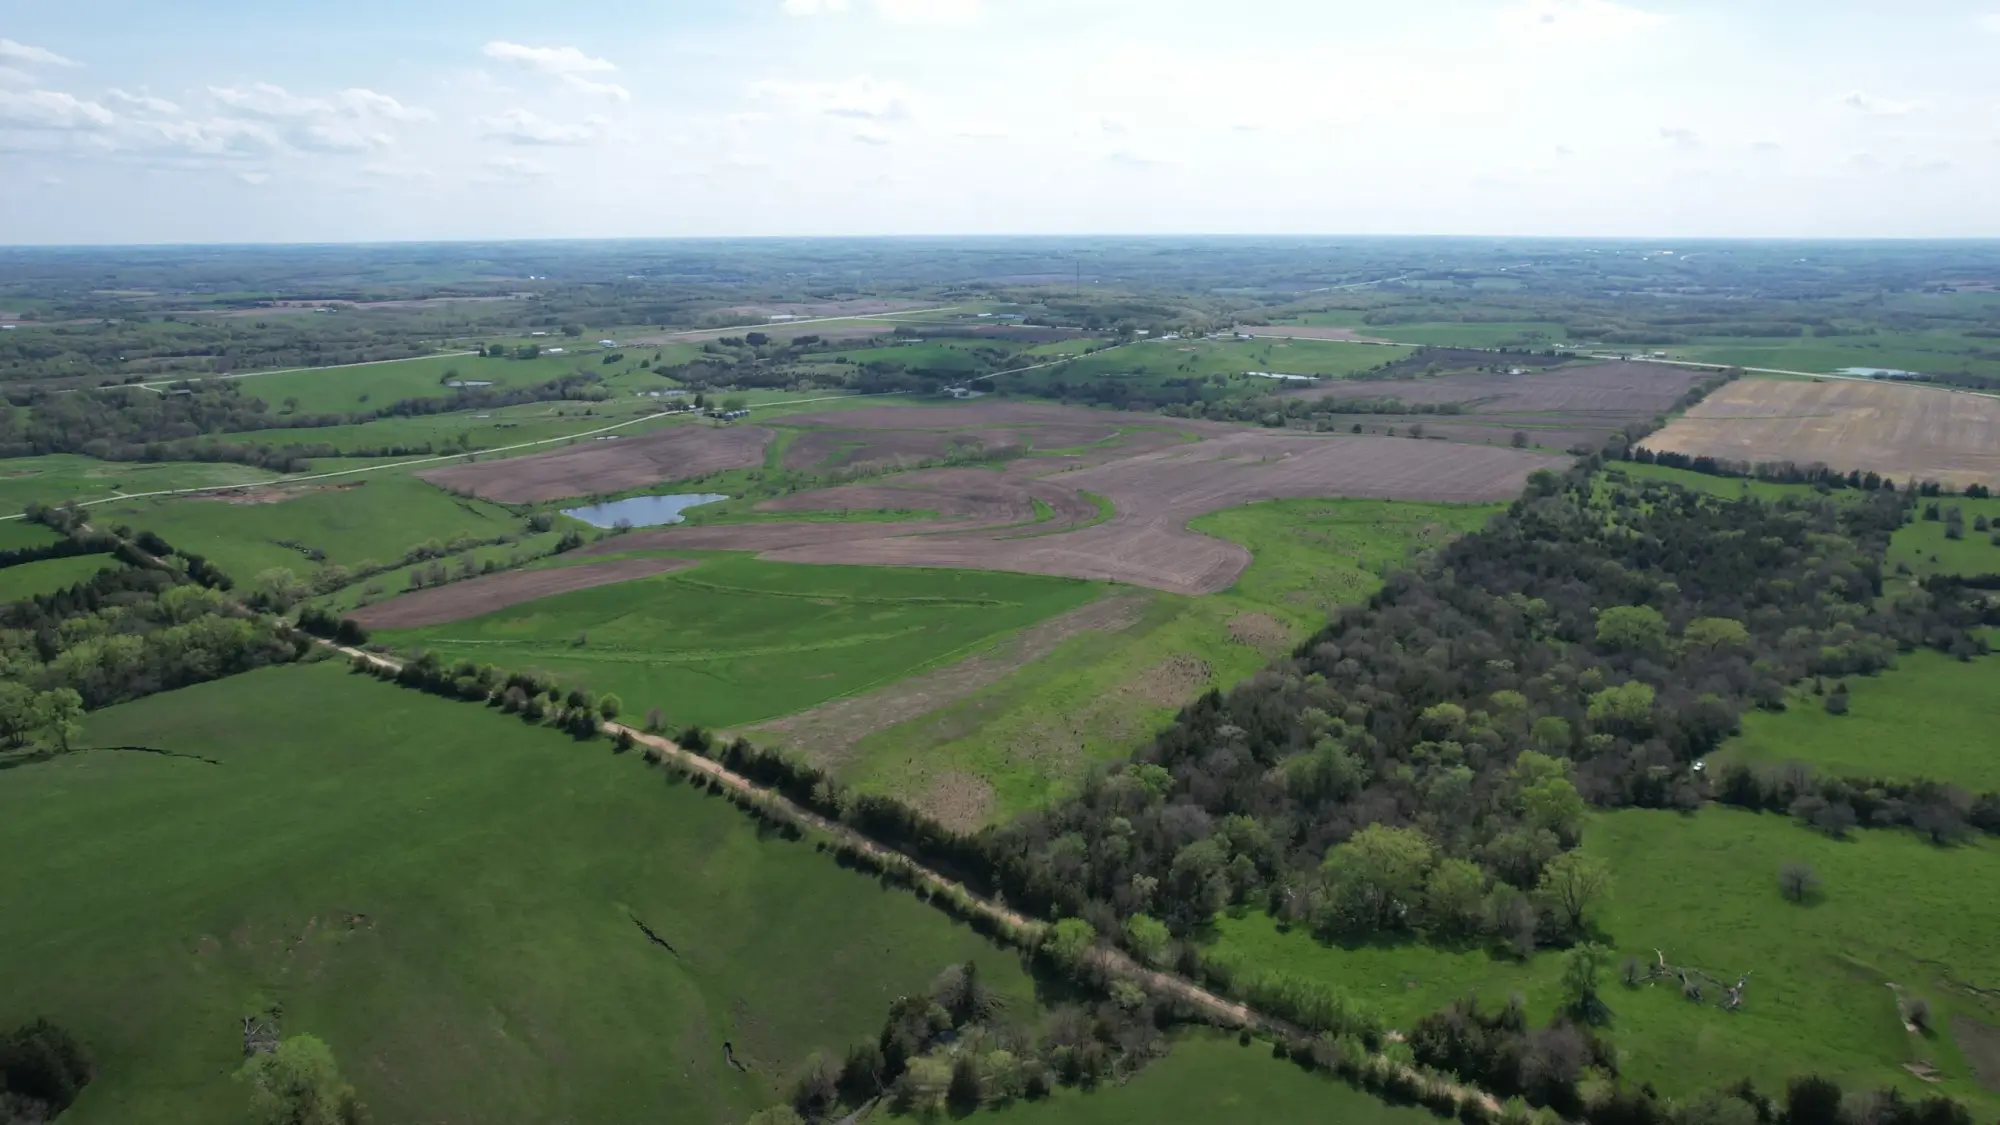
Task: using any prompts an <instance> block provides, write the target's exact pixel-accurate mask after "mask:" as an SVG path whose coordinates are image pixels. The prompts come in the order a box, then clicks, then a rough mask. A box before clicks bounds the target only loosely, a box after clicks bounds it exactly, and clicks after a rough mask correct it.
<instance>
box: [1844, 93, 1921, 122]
mask: <svg viewBox="0 0 2000 1125" xmlns="http://www.w3.org/2000/svg"><path fill="white" fill-rule="evenodd" d="M1840 104H1841V105H1843V106H1845V107H1847V108H1848V109H1851V110H1855V111H1857V112H1859V113H1872V114H1875V115H1877V116H1880V117H1901V116H1902V115H1904V114H1906V113H1915V112H1917V111H1918V110H1920V109H1923V108H1924V103H1922V102H1899V101H1892V100H1890V99H1887V98H1878V97H1875V96H1873V95H1871V94H1864V93H1862V92H1861V91H1859V90H1855V91H1853V92H1852V93H1850V94H1848V95H1846V96H1845V97H1843V98H1841V99H1840Z"/></svg>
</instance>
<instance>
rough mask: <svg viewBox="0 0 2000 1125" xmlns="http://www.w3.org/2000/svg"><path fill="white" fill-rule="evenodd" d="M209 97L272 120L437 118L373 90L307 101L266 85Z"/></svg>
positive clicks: (220, 90) (217, 89)
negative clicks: (336, 117) (339, 117)
mask: <svg viewBox="0 0 2000 1125" xmlns="http://www.w3.org/2000/svg"><path fill="white" fill-rule="evenodd" d="M208 92H209V94H210V96H212V97H214V98H215V100H216V101H218V102H221V103H222V104H223V105H225V106H228V107H229V108H230V109H233V110H235V111H236V112H238V113H247V114H249V115H251V116H252V117H265V118H271V119H273V120H283V119H288V118H325V117H335V116H345V117H357V118H365V117H376V118H381V119H383V120H387V121H430V120H434V119H435V117H436V115H435V114H433V113H431V111H429V110H427V109H418V108H416V107H414V106H406V105H404V104H403V103H402V102H399V101H397V100H396V99H395V98H392V97H390V96H389V95H387V94H378V93H376V92H375V91H373V90H363V89H349V90H342V91H341V92H340V93H338V94H335V95H334V96H333V97H331V98H309V97H303V96H301V95H298V94H294V93H292V92H291V91H289V90H287V89H285V88H284V87H283V86H274V85H272V84H271V83H269V82H252V83H251V84H250V85H248V86H242V87H238V86H210V87H209V88H208Z"/></svg>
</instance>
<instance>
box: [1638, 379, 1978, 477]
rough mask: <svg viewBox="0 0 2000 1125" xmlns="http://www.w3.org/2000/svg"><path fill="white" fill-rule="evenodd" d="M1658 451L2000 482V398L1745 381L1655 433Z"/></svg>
mask: <svg viewBox="0 0 2000 1125" xmlns="http://www.w3.org/2000/svg"><path fill="white" fill-rule="evenodd" d="M1644 445H1645V447H1646V448H1648V449H1652V450H1654V451H1655V452H1662V453H1685V454H1687V455H1689V456H1691V457H1714V458H1716V459H1717V460H1722V461H1736V462H1744V463H1748V464H1757V463H1760V462H1779V461H1790V462H1792V463H1794V464H1797V465H1801V466H1809V465H1825V466H1827V467H1829V468H1832V469H1835V470H1838V471H1840V472H1852V471H1855V470H1861V471H1863V472H1878V473H1882V474H1883V475H1885V476H1890V477H1894V478H1896V479H1898V480H1903V479H1909V478H1915V479H1918V480H1935V481H1939V482H1942V483H1944V484H1948V485H1951V486H1952V487H1954V488H1963V487H1964V486H1966V485H1970V484H1985V485H1989V486H1992V485H2000V399H1993V398H1987V397H1984V396H1982V395H1974V394H1965V393H1962V392H1957V391H1947V390H1940V389H1936V388H1930V387H1911V386H1903V385H1898V384H1894V383H1868V382H1860V381H1857V380H1851V379H1843V380H1828V381H1823V382H1822V381H1813V382H1802V381H1790V380H1785V381H1781V380H1775V379H1738V380H1737V381H1736V382H1734V383H1731V384H1729V385H1728V386H1726V387H1724V388H1722V389H1721V390H1719V391H1717V392H1715V393H1714V394H1712V395H1710V396H1708V398H1706V399H1704V400H1703V401H1702V402H1701V403H1700V404H1699V405H1697V406H1696V407H1695V408H1694V409H1693V410H1690V411H1688V412H1687V413H1686V414H1685V415H1683V416H1682V417H1680V418H1678V419H1676V420H1675V421H1674V422H1673V423H1672V424H1671V425H1669V426H1668V427H1667V428H1666V429H1664V430H1661V431H1660V432H1659V433H1656V434H1654V435H1653V436H1651V437H1649V438H1647V439H1646V441H1645V443H1644Z"/></svg>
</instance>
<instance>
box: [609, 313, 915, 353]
mask: <svg viewBox="0 0 2000 1125" xmlns="http://www.w3.org/2000/svg"><path fill="white" fill-rule="evenodd" d="M895 330H896V322H895V321H893V320H833V321H824V322H822V323H819V324H799V323H796V322H786V321H779V322H778V323H776V324H739V325H737V326H736V327H734V328H697V329H692V330H689V331H685V332H654V333H650V334H648V335H643V336H633V337H631V338H629V339H627V340H626V341H625V345H626V346H627V347H650V346H653V345H657V344H699V343H703V342H705V341H708V340H719V339H721V338H722V337H724V336H741V335H743V334H744V333H745V332H762V333H763V334H764V335H766V336H769V337H771V338H772V339H773V340H789V339H792V338H793V337H794V336H818V337H819V338H821V339H822V340H866V339H869V338H871V337H874V336H887V335H888V334H889V333H891V332H894V331H895Z"/></svg>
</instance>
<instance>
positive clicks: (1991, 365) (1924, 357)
mask: <svg viewBox="0 0 2000 1125" xmlns="http://www.w3.org/2000/svg"><path fill="white" fill-rule="evenodd" d="M1990 343H1991V341H1987V340H1980V339H1978V338H1975V337H1971V336H1965V335H1962V334H1960V333H1957V332H1884V333H1881V334H1879V335H1875V336H1836V337H1824V338H1822V337H1812V336H1804V337H1796V338H1779V339H1768V338H1767V339H1757V338H1750V339H1708V340H1699V341H1696V342H1693V343H1689V344H1676V345H1671V346H1662V347H1659V348H1657V349H1655V348H1650V347H1648V348H1644V349H1641V348H1639V347H1638V346H1637V345H1634V346H1632V347H1631V348H1629V349H1627V348H1623V347H1610V348H1606V349H1604V350H1609V351H1623V350H1634V351H1637V350H1646V351H1652V350H1660V351H1665V352H1667V353H1668V354H1669V355H1671V356H1673V357H1674V358H1675V359H1690V360H1695V361H1697V362H1700V363H1728V364H1736V365H1739V366H1743V367H1773V368H1779V369H1782V370H1787V371H1814V372H1833V371H1839V370H1840V369H1841V368H1843V367H1884V368H1891V369H1894V370H1899V371H1919V372H1923V373H1926V374H1952V373H1960V372H1964V373H1970V374H1975V375H1996V376H2000V360H1995V359H1991V358H1980V357H1978V356H1975V355H1973V354H1972V352H1973V351H1974V350H1975V349H1978V350H1985V351H1988V352H1989V353H1990V352H1991V348H1990V347H1989V346H1988V345H1990Z"/></svg>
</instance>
